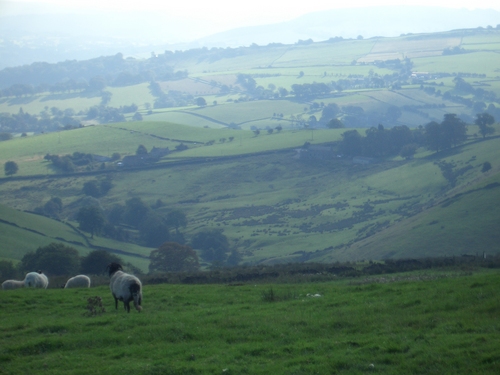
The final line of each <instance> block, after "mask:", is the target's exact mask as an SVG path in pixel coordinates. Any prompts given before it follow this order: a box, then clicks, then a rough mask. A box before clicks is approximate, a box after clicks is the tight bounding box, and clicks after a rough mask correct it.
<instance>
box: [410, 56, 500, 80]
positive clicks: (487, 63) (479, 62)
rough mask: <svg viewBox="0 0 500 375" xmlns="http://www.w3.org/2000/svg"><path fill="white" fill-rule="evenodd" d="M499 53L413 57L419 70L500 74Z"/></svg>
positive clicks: (415, 68)
mask: <svg viewBox="0 0 500 375" xmlns="http://www.w3.org/2000/svg"><path fill="white" fill-rule="evenodd" d="M498 60H499V58H498V53H496V52H493V51H488V52H475V53H464V54H460V55H449V56H439V57H438V56H436V57H423V58H415V59H412V61H413V62H414V64H415V65H414V70H416V71H419V72H430V73H439V72H448V73H481V74H486V76H487V77H496V76H498V71H497V69H498Z"/></svg>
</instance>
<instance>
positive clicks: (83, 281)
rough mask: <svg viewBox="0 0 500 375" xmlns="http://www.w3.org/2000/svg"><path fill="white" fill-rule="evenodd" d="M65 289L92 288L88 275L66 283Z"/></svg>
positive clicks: (79, 276) (73, 278)
mask: <svg viewBox="0 0 500 375" xmlns="http://www.w3.org/2000/svg"><path fill="white" fill-rule="evenodd" d="M64 288H90V278H89V277H88V276H86V275H78V276H74V277H72V278H71V279H69V280H68V281H67V282H66V285H65V286H64Z"/></svg>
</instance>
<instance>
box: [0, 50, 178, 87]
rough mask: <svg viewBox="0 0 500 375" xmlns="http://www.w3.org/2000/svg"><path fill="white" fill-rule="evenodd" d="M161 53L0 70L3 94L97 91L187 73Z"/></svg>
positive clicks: (106, 57) (37, 63)
mask: <svg viewBox="0 0 500 375" xmlns="http://www.w3.org/2000/svg"><path fill="white" fill-rule="evenodd" d="M165 57H167V54H166V55H164V57H162V56H151V58H149V59H134V58H126V59H124V58H123V55H122V54H121V53H117V54H116V55H114V56H101V57H98V58H95V59H90V60H84V61H75V60H72V61H64V62H59V63H55V64H49V63H45V62H36V63H33V64H31V65H24V66H20V67H12V68H5V69H3V70H1V71H0V88H2V89H3V90H4V91H2V95H4V96H7V95H8V96H11V95H16V96H19V95H31V94H35V93H37V92H47V91H52V92H67V91H75V90H87V91H95V90H102V88H104V87H106V86H128V85H135V84H138V83H142V82H148V81H151V80H155V79H158V80H173V79H180V78H184V77H186V76H187V72H186V71H178V72H174V69H173V68H172V65H173V64H172V65H169V64H168V61H167V60H168V59H165Z"/></svg>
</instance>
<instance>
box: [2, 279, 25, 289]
mask: <svg viewBox="0 0 500 375" xmlns="http://www.w3.org/2000/svg"><path fill="white" fill-rule="evenodd" d="M23 286H24V281H17V280H5V281H4V282H3V283H2V289H3V290H9V289H17V288H22V287H23Z"/></svg>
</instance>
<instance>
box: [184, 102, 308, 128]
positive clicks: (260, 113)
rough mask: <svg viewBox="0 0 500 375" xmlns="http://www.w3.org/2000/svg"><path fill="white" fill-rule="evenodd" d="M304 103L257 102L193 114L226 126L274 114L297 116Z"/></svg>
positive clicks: (242, 103)
mask: <svg viewBox="0 0 500 375" xmlns="http://www.w3.org/2000/svg"><path fill="white" fill-rule="evenodd" d="M304 106H308V105H307V104H304V103H299V102H294V101H291V100H258V101H249V102H239V103H226V104H224V105H216V106H206V107H203V108H200V109H197V110H196V111H193V113H198V114H201V115H204V116H208V117H210V118H214V119H216V120H218V121H222V122H224V123H226V124H230V123H235V124H241V123H243V122H245V121H255V120H260V119H269V118H271V117H272V116H273V115H274V114H277V113H283V117H284V118H286V117H289V116H290V115H297V114H300V113H303V112H304Z"/></svg>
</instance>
